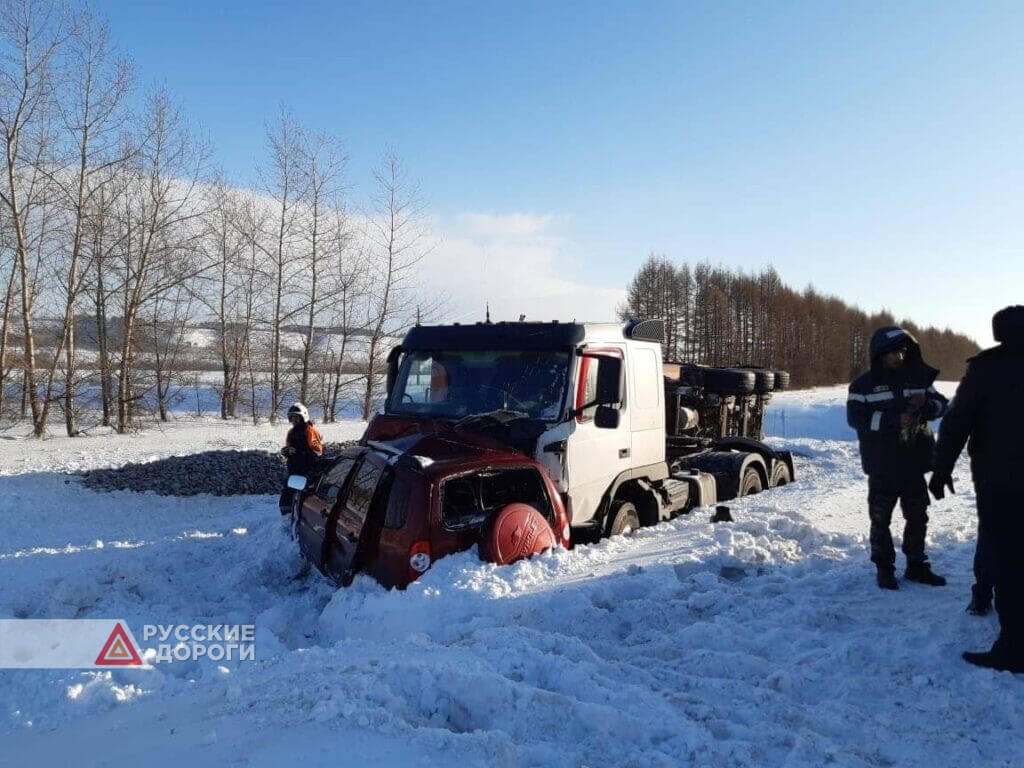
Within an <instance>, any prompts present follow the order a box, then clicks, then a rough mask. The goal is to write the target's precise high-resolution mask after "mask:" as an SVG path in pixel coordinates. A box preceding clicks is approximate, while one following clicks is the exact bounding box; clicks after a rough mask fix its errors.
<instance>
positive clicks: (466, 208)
mask: <svg viewBox="0 0 1024 768" xmlns="http://www.w3.org/2000/svg"><path fill="white" fill-rule="evenodd" d="M98 6H99V8H100V9H101V10H103V11H104V12H105V13H106V14H107V15H108V17H109V20H110V23H111V27H112V30H113V33H114V36H115V38H116V39H118V40H119V42H120V43H121V45H122V47H123V48H124V49H125V50H126V51H127V52H129V53H130V54H131V55H132V56H133V57H134V58H135V59H136V61H137V63H138V65H139V68H140V73H141V78H142V81H143V82H144V83H152V82H164V83H166V84H167V85H168V86H169V87H170V89H171V90H172V91H173V92H174V93H175V94H176V95H177V96H178V98H179V99H180V100H181V102H182V103H183V105H184V107H185V108H186V111H187V112H188V113H189V114H190V115H191V116H192V117H193V118H194V119H195V120H196V121H197V122H198V123H199V124H200V125H201V126H202V127H203V128H204V129H205V130H206V131H207V132H208V134H209V136H210V138H211V140H212V142H213V144H214V147H215V150H216V157H217V160H218V161H219V162H220V163H221V164H222V165H223V166H224V167H225V169H226V170H227V171H228V172H229V174H230V175H232V176H233V177H234V178H235V179H236V180H237V181H238V182H239V183H247V182H251V181H252V180H253V167H254V164H255V162H256V161H257V160H258V159H259V158H260V156H261V154H262V152H263V141H264V137H263V132H264V122H265V121H266V120H267V119H270V118H272V117H273V115H274V114H275V113H276V111H277V108H278V105H279V104H280V103H282V102H284V103H286V104H288V105H290V106H291V108H292V109H293V111H294V113H295V114H296V116H297V117H298V118H299V119H300V120H301V121H302V122H304V123H306V124H308V125H310V126H312V127H314V128H317V129H323V130H329V131H332V132H334V133H336V134H337V135H339V136H340V137H342V139H343V140H344V141H345V144H346V146H347V148H348V152H349V155H350V158H351V160H350V166H349V177H350V182H351V184H352V188H353V191H352V194H353V196H355V197H356V198H357V199H358V197H359V196H360V195H361V194H364V193H365V191H366V190H367V187H368V182H369V176H370V168H371V167H372V165H373V163H374V162H375V161H376V160H377V159H378V158H379V156H380V155H381V153H382V151H383V150H384V148H385V147H386V146H392V147H394V149H395V150H396V151H397V152H398V154H399V155H400V156H401V157H402V158H403V159H404V161H405V162H406V164H407V165H408V167H409V169H410V171H411V173H412V174H413V176H415V178H417V179H418V180H419V182H420V185H421V188H422V192H423V196H424V198H425V200H426V202H427V204H428V210H429V212H430V215H431V217H432V219H433V221H434V224H435V226H436V228H437V231H438V234H439V236H440V237H441V245H440V246H439V248H438V249H437V251H436V252H435V254H433V257H436V259H437V266H436V269H432V273H433V274H432V275H430V276H428V277H427V282H430V280H434V281H435V282H436V283H441V284H444V285H445V286H446V287H447V288H448V293H449V295H450V297H451V301H452V312H453V313H454V314H455V315H459V314H462V313H463V312H473V311H476V308H477V307H478V306H480V305H482V302H483V301H484V300H490V301H491V303H492V307H494V306H496V308H497V312H498V313H499V314H502V315H506V316H516V315H518V312H519V311H522V310H524V309H526V310H528V313H529V314H530V315H531V316H536V315H538V314H539V315H549V316H551V317H564V316H569V315H572V316H575V315H578V314H581V313H588V314H587V316H588V317H590V318H592V319H603V318H607V317H608V316H610V314H611V312H612V311H613V309H614V304H615V299H616V297H617V296H618V291H619V290H620V289H621V287H622V286H623V285H624V284H625V283H626V281H627V280H628V279H629V277H630V276H631V275H632V274H633V272H634V270H635V269H636V267H637V265H638V264H639V263H640V262H641V261H642V260H643V258H644V257H645V256H646V255H647V254H648V253H650V252H652V251H654V252H658V253H664V254H666V255H668V256H669V257H670V258H673V259H677V260H681V259H687V260H690V261H699V260H708V261H710V262H712V263H715V264H723V265H728V266H733V267H744V268H748V269H757V268H760V267H763V266H765V265H769V264H770V265H774V266H775V268H776V269H777V270H778V271H779V273H780V274H781V275H782V277H783V279H784V280H785V281H787V282H788V283H790V284H792V285H795V286H797V287H803V286H805V285H806V284H808V283H813V284H814V285H815V287H817V288H819V289H820V290H822V291H825V292H829V293H835V294H837V295H839V296H841V297H842V298H843V299H845V300H847V301H849V302H851V303H855V304H857V305H860V306H862V307H863V308H865V309H869V310H874V309H879V308H882V307H885V308H888V309H890V310H892V311H893V312H895V313H896V314H897V316H907V317H911V318H912V319H914V320H916V321H918V322H923V323H933V324H937V325H949V326H951V327H953V328H955V329H957V330H962V331H965V332H967V333H970V334H971V335H973V336H974V337H975V338H977V339H978V340H979V341H980V342H981V343H983V344H987V343H989V342H990V341H991V339H990V334H989V318H990V316H991V314H992V312H993V311H994V310H995V309H997V308H999V307H1001V306H1003V305H1005V304H1007V303H1024V203H1022V201H1024V195H1022V190H1024V46H1021V44H1020V34H1021V30H1022V29H1024V4H1021V3H1013V2H1007V3H998V2H985V3H969V2H960V3H941V2H899V3H881V2H846V3H838V2H786V3H782V2H778V3H769V2H761V3H753V2H747V3H738V2H707V3H704V2H643V3H626V2H622V3H596V2H587V3H566V2H562V3H554V2H538V3H527V2H515V3H492V2H458V3H453V2H422V3H420V2H411V1H410V2H403V3H397V2H334V3H327V2H325V3H294V4H289V5H285V4H283V3H281V4H276V3H261V2H251V1H250V2H245V3H242V2H235V0H229V1H228V2H219V3H194V2H144V3H138V2H122V1H121V0H117V1H116V2H99V3H98ZM495 294H496V295H495Z"/></svg>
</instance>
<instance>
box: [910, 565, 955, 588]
mask: <svg viewBox="0 0 1024 768" xmlns="http://www.w3.org/2000/svg"><path fill="white" fill-rule="evenodd" d="M903 575H904V576H905V577H906V579H907V581H916V582H918V583H919V584H927V585H928V586H929V587H944V586H946V580H945V579H944V578H943V577H942V576H939V575H938V574H937V573H933V572H932V567H931V566H930V565H929V564H928V562H927V561H925V562H923V563H908V564H907V570H906V572H905V573H904V574H903Z"/></svg>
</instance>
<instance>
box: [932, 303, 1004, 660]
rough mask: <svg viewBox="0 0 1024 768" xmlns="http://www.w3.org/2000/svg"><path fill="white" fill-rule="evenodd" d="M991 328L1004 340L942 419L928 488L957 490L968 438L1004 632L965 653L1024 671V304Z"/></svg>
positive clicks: (972, 372)
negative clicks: (1023, 492)
mask: <svg viewBox="0 0 1024 768" xmlns="http://www.w3.org/2000/svg"><path fill="white" fill-rule="evenodd" d="M992 335H993V336H994V337H995V340H996V341H997V342H998V345H997V346H995V347H993V348H992V349H986V350H985V351H984V352H982V353H980V354H978V355H976V356H975V357H973V358H971V359H970V361H968V365H967V373H966V374H964V377H963V379H962V380H961V381H960V386H959V387H958V388H957V390H956V397H955V398H953V405H952V406H951V407H950V410H949V413H948V414H946V417H945V418H944V419H943V421H942V427H941V428H940V430H939V441H938V444H937V445H936V447H935V472H934V473H933V474H932V479H931V482H929V484H928V487H929V488H930V489H931V491H932V494H933V495H934V496H935V498H937V499H941V498H942V497H943V495H944V494H945V489H946V488H948V489H949V490H950V491H952V490H953V483H952V481H951V480H950V477H951V473H952V471H953V464H954V463H955V462H956V459H957V457H958V456H959V455H960V451H961V450H963V447H964V443H967V452H968V453H969V454H970V456H971V474H972V476H973V477H974V488H975V491H976V494H977V503H978V521H979V526H980V528H981V529H982V530H983V531H984V534H983V536H984V542H982V541H981V539H979V544H982V543H984V546H986V547H989V548H990V555H989V557H991V561H992V566H993V567H992V569H991V570H992V580H993V581H994V583H995V584H994V586H995V593H996V612H997V613H998V614H999V638H998V639H997V640H996V642H995V644H994V645H993V646H992V649H991V650H989V651H985V652H982V653H972V652H970V651H968V652H965V653H964V655H963V656H964V659H966V660H967V661H969V662H970V663H971V664H976V665H978V666H979V667H990V668H992V669H1000V670H1009V671H1011V672H1024V557H1022V556H1021V552H1020V549H1021V546H1022V544H1024V509H1022V507H1024V503H1022V501H1021V496H1020V472H1021V467H1022V466H1024V306H1015V307H1006V308H1005V309H1002V310H1000V311H999V312H996V314H995V316H994V317H993V318H992ZM968 439H969V440H970V442H968ZM979 555H980V556H982V553H980V552H979ZM981 559H982V560H984V559H986V557H985V556H982V558H981ZM976 586H978V585H976Z"/></svg>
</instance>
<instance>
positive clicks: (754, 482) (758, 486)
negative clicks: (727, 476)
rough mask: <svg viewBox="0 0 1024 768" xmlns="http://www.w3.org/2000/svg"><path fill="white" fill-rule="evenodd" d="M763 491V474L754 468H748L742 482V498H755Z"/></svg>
mask: <svg viewBox="0 0 1024 768" xmlns="http://www.w3.org/2000/svg"><path fill="white" fill-rule="evenodd" d="M763 490H764V485H763V484H762V483H761V474H760V473H759V472H758V471H757V470H756V469H755V468H754V467H747V468H746V469H745V470H744V472H743V480H742V481H741V482H740V496H753V495H754V494H755V493H760V492H761V491H763Z"/></svg>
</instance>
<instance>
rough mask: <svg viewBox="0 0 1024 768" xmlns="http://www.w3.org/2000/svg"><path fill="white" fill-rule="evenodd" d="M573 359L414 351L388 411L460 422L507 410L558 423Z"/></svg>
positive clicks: (551, 353)
mask: <svg viewBox="0 0 1024 768" xmlns="http://www.w3.org/2000/svg"><path fill="white" fill-rule="evenodd" d="M569 359H570V353H569V352H568V351H555V350H540V351H537V350H489V351H478V350H473V351H458V350H455V351H453V350H444V351H435V352H428V351H423V350H416V351H412V352H409V353H408V354H407V355H406V356H405V360H404V361H403V363H402V367H401V369H400V370H399V372H398V379H397V381H396V382H395V390H394V392H393V393H392V395H391V399H390V402H389V407H388V411H389V413H403V414H415V415H420V416H430V417H434V418H443V419H460V418H463V417H465V416H469V415H470V414H477V413H488V412H490V411H496V410H508V411H520V412H522V413H525V414H526V415H527V416H529V417H530V418H532V419H540V420H542V421H555V420H556V419H558V418H559V416H561V414H562V408H563V405H564V404H565V401H566V392H567V386H568V381H569V375H568V374H569Z"/></svg>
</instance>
